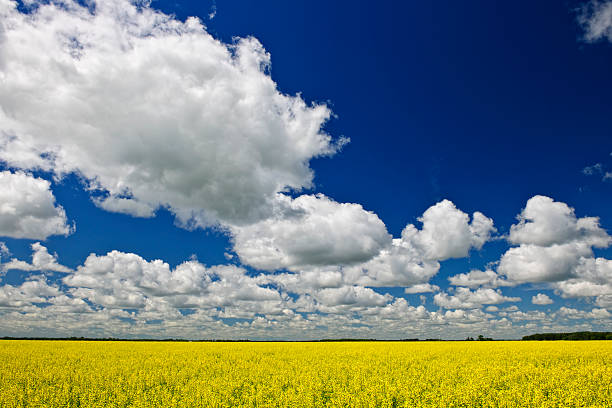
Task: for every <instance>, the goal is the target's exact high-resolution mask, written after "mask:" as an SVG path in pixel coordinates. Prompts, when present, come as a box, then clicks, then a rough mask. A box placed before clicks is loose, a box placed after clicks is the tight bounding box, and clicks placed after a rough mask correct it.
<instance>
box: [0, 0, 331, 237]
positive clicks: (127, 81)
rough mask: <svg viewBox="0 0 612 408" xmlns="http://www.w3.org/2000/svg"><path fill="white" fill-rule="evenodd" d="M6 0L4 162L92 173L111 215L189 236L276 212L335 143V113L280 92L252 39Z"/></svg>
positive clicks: (0, 126)
mask: <svg viewBox="0 0 612 408" xmlns="http://www.w3.org/2000/svg"><path fill="white" fill-rule="evenodd" d="M28 5H29V6H30V7H31V12H30V13H27V14H26V13H21V12H19V11H18V10H17V8H16V6H17V3H16V2H14V1H11V0H0V27H1V29H0V32H2V35H1V36H0V160H2V161H4V162H6V163H8V164H9V165H10V166H14V167H20V168H24V169H35V168H37V169H44V170H48V171H51V172H53V173H55V174H56V175H58V176H61V175H63V174H66V173H69V172H76V173H78V174H80V175H82V176H83V177H84V178H85V179H86V180H87V181H88V185H89V188H91V189H92V190H99V191H98V192H97V193H95V197H96V198H95V202H96V203H97V204H98V205H99V206H100V207H102V208H104V209H107V210H109V211H119V212H126V213H129V214H132V215H135V216H145V217H148V216H151V215H152V214H153V212H154V210H155V209H156V208H157V207H159V206H166V207H168V208H170V210H171V211H173V212H174V213H175V214H176V215H177V219H178V221H179V222H180V223H181V224H183V225H185V226H190V227H195V226H203V225H209V224H214V223H217V222H219V221H221V222H224V223H231V224H243V223H249V222H253V221H257V220H261V219H262V218H266V217H267V216H268V215H270V213H269V212H270V208H271V205H270V204H271V203H272V202H273V201H274V199H275V197H276V194H277V193H279V192H281V191H285V190H286V189H297V190H299V189H301V188H304V187H310V186H311V184H312V178H313V174H312V171H311V169H310V167H309V160H310V159H312V158H313V157H317V156H321V155H329V154H333V153H334V152H335V151H336V150H337V148H338V146H339V145H340V144H342V141H340V144H336V143H334V142H333V141H332V140H331V138H330V136H329V135H327V134H326V133H324V132H323V131H322V126H323V124H324V123H325V122H326V120H327V119H328V118H329V117H330V110H329V109H328V108H327V107H326V106H325V105H308V104H307V103H306V102H304V100H302V98H301V97H300V96H288V95H285V94H282V93H281V92H279V90H278V89H277V87H276V84H275V82H274V81H273V80H272V79H271V78H270V75H269V67H270V55H269V54H268V53H267V52H266V51H265V50H264V49H263V47H262V45H261V44H260V43H259V42H258V41H257V40H256V39H254V38H245V39H239V40H237V41H236V42H235V43H234V44H225V43H222V42H220V41H218V40H215V39H214V38H213V37H212V36H211V35H210V34H208V32H207V31H206V29H205V27H204V26H203V25H202V24H201V22H200V21H199V20H198V19H196V18H189V19H187V20H186V21H185V22H181V21H178V20H176V19H175V18H174V17H172V16H168V15H165V14H163V13H161V12H158V11H155V10H153V9H152V8H150V7H149V6H147V5H146V4H144V5H143V4H142V3H141V2H139V5H138V6H137V5H134V4H132V3H131V2H130V1H128V0H98V1H94V2H91V3H90V4H89V5H90V7H89V8H87V7H82V6H80V5H79V4H78V3H77V2H76V1H71V0H63V1H61V2H59V1H58V2H57V3H55V2H51V4H48V3H47V2H37V1H33V2H28Z"/></svg>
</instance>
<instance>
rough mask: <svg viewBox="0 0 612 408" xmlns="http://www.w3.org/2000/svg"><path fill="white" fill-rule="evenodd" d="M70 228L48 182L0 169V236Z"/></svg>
mask: <svg viewBox="0 0 612 408" xmlns="http://www.w3.org/2000/svg"><path fill="white" fill-rule="evenodd" d="M1 86H2V85H0V87H1ZM0 98H1V96H0ZM0 123H2V122H1V121H0ZM0 126H2V125H0ZM73 230H74V228H73V227H71V226H69V225H68V224H67V220H66V212H65V211H64V209H63V208H62V207H61V206H59V205H56V204H55V197H54V196H53V192H52V191H51V183H49V182H48V181H47V180H43V179H41V178H37V177H33V176H31V175H29V174H26V173H23V172H15V173H12V172H10V171H2V172H0V236H5V237H10V238H27V239H47V237H49V236H50V235H69V234H70V233H72V232H73Z"/></svg>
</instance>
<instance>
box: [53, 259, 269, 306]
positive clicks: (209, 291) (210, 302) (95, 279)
mask: <svg viewBox="0 0 612 408" xmlns="http://www.w3.org/2000/svg"><path fill="white" fill-rule="evenodd" d="M63 282H64V283H65V284H66V285H68V286H69V287H71V289H70V294H71V295H72V296H73V297H76V298H82V299H87V300H88V301H90V302H93V303H95V304H99V305H101V306H104V307H106V308H111V309H112V308H118V309H122V308H135V309H144V310H148V311H151V310H154V311H157V312H159V311H160V310H164V309H165V308H171V309H175V308H180V307H183V308H190V307H191V308H193V307H201V308H215V307H224V308H232V307H237V306H239V305H241V304H244V303H249V302H259V309H257V308H252V307H248V306H244V305H243V306H244V308H245V309H246V310H245V311H249V310H251V309H254V310H259V312H263V311H265V310H266V307H265V305H264V303H265V302H267V301H269V302H272V303H276V304H278V303H279V302H280V300H281V298H280V294H279V293H278V291H276V290H275V289H270V288H265V287H262V286H259V285H258V283H257V281H256V279H255V278H252V277H249V276H247V275H246V272H245V270H244V269H242V268H239V267H236V266H229V265H228V266H217V267H212V268H207V267H205V266H204V265H202V264H201V263H199V262H197V261H186V262H183V263H182V264H180V265H178V266H177V267H176V268H174V269H172V268H170V265H169V264H168V263H166V262H163V261H162V260H159V259H158V260H153V261H147V260H145V259H144V258H142V257H140V256H139V255H136V254H133V253H124V252H120V251H111V252H109V253H107V254H106V255H101V256H99V255H95V254H91V255H89V256H88V257H87V259H86V260H85V263H84V264H83V265H82V266H79V267H78V268H77V269H76V271H75V272H74V273H73V274H70V275H68V276H66V277H65V278H63ZM175 312H176V311H175ZM176 313H178V312H176ZM251 313H252V312H251Z"/></svg>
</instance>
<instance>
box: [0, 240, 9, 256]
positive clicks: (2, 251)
mask: <svg viewBox="0 0 612 408" xmlns="http://www.w3.org/2000/svg"><path fill="white" fill-rule="evenodd" d="M9 255H11V251H9V249H8V247H7V246H6V243H4V242H2V241H0V260H1V259H2V258H1V257H3V256H9Z"/></svg>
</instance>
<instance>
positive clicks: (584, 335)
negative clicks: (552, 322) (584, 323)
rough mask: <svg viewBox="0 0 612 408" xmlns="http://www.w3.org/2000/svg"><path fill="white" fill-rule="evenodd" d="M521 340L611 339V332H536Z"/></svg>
mask: <svg viewBox="0 0 612 408" xmlns="http://www.w3.org/2000/svg"><path fill="white" fill-rule="evenodd" d="M523 340H540V341H541V340H612V332H588V331H585V332H574V333H536V334H532V335H529V336H524V337H523Z"/></svg>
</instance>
